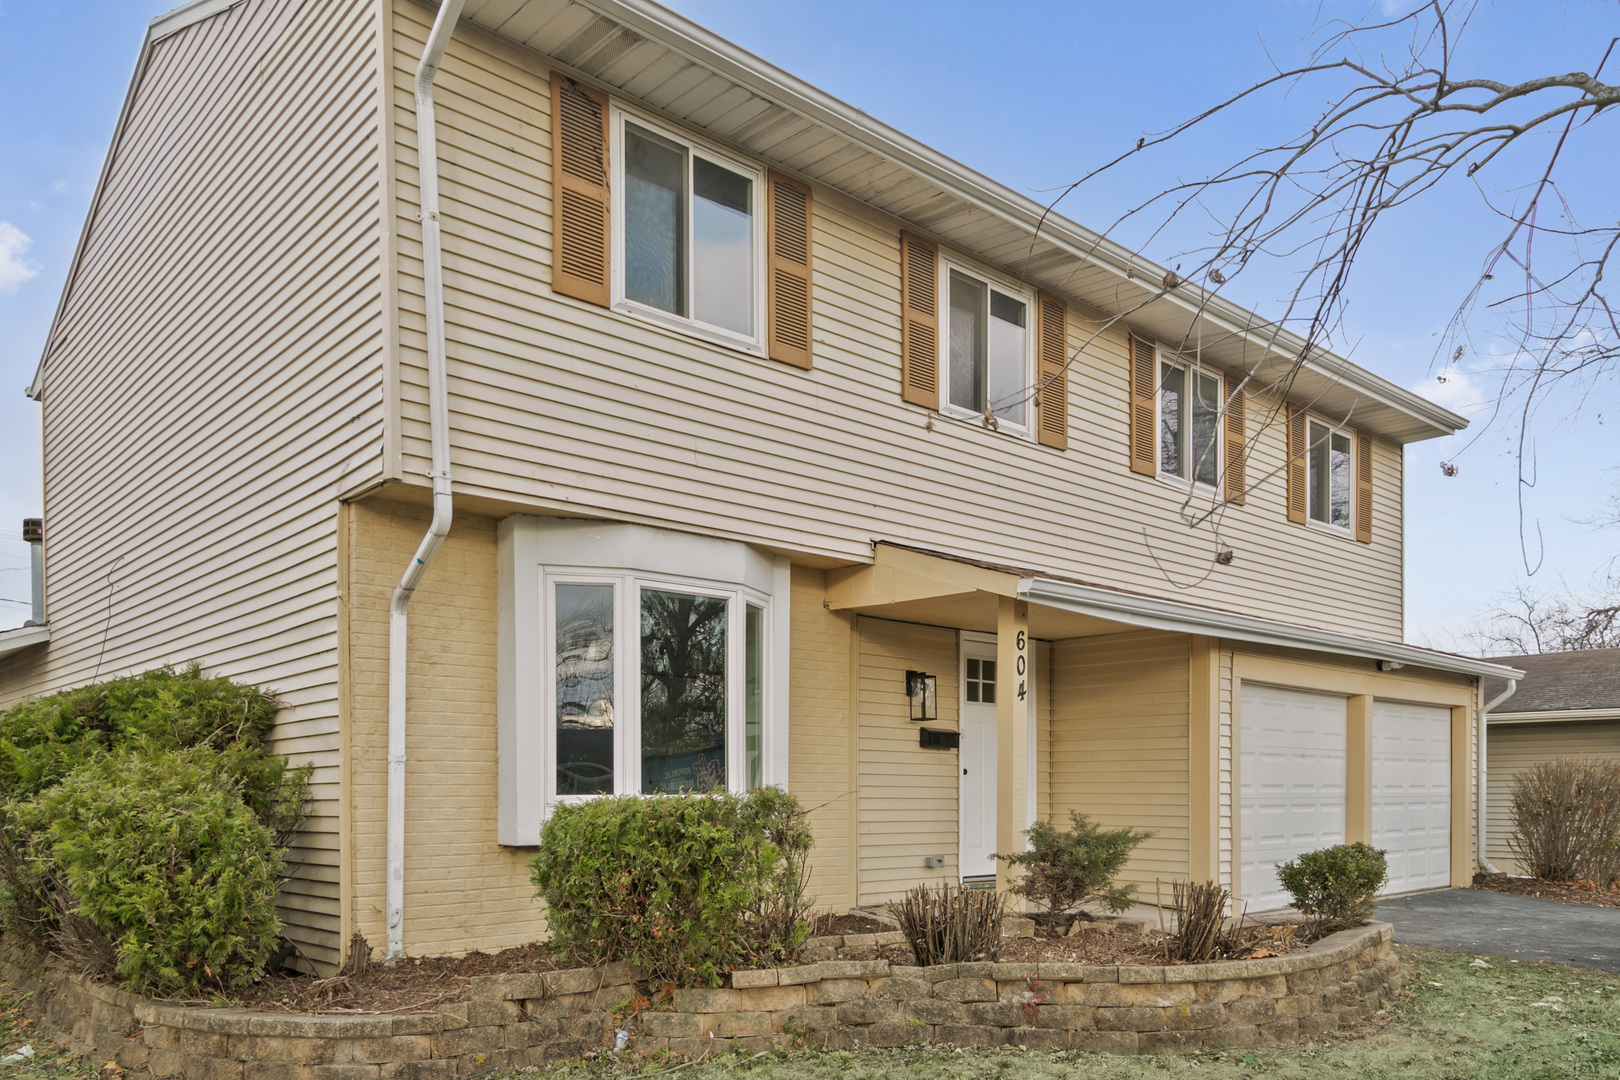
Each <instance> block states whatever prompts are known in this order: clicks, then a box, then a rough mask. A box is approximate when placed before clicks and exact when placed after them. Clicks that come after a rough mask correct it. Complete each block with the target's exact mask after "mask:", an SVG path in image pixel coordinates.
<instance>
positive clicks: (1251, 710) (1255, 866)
mask: <svg viewBox="0 0 1620 1080" xmlns="http://www.w3.org/2000/svg"><path fill="white" fill-rule="evenodd" d="M1241 703H1242V704H1241V718H1242V719H1241V727H1240V735H1239V744H1240V772H1241V789H1240V802H1239V810H1240V817H1241V835H1242V841H1241V843H1242V868H1241V874H1242V887H1243V899H1244V901H1245V902H1246V903H1247V904H1248V908H1249V910H1250V911H1254V912H1258V911H1270V910H1274V909H1276V908H1281V907H1286V906H1288V903H1289V898H1288V894H1287V893H1286V892H1284V891H1283V889H1282V886H1281V884H1280V883H1279V882H1278V881H1277V871H1276V864H1278V863H1283V862H1287V861H1288V860H1290V859H1292V858H1294V857H1295V856H1297V855H1300V854H1302V853H1303V852H1306V851H1314V850H1316V849H1317V848H1322V847H1327V846H1329V845H1332V844H1340V843H1343V842H1344V823H1345V797H1344V793H1345V762H1346V753H1345V750H1346V727H1347V725H1346V710H1345V699H1344V698H1342V697H1333V696H1329V695H1324V694H1312V693H1307V692H1305V691H1301V690H1287V689H1281V688H1278V687H1271V686H1258V685H1255V684H1252V683H1244V684H1243V689H1242V698H1241Z"/></svg>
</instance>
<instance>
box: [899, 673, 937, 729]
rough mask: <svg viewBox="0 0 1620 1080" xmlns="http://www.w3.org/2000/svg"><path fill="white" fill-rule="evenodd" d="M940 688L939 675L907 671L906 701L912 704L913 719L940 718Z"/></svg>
mask: <svg viewBox="0 0 1620 1080" xmlns="http://www.w3.org/2000/svg"><path fill="white" fill-rule="evenodd" d="M938 689H939V677H938V676H936V675H929V674H927V673H926V672H922V671H908V672H906V701H907V702H909V703H910V705H911V719H913V720H919V721H920V720H938V719H939V704H938V701H937V700H936V699H937V692H938Z"/></svg>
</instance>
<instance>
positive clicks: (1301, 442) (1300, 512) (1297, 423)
mask: <svg viewBox="0 0 1620 1080" xmlns="http://www.w3.org/2000/svg"><path fill="white" fill-rule="evenodd" d="M1286 474H1287V477H1288V520H1289V521H1292V522H1294V523H1295V524H1297V525H1303V524H1305V410H1304V409H1301V408H1300V407H1299V406H1297V405H1290V406H1288V468H1287V470H1286Z"/></svg>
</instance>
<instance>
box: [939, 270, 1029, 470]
mask: <svg viewBox="0 0 1620 1080" xmlns="http://www.w3.org/2000/svg"><path fill="white" fill-rule="evenodd" d="M953 270H954V271H956V272H957V273H959V274H961V275H963V276H964V277H970V278H973V279H974V280H975V281H979V282H982V283H983V284H984V285H985V287H986V288H989V289H995V290H997V291H998V292H1002V293H1006V294H1007V295H1008V296H1011V297H1013V298H1014V299H1017V300H1020V301H1022V302H1023V304H1024V310H1025V312H1026V313H1027V318H1028V325H1027V326H1026V327H1025V330H1026V333H1025V335H1024V377H1023V385H1024V386H1025V387H1026V388H1030V393H1029V396H1028V397H1026V398H1025V399H1024V416H1025V418H1026V419H1027V422H1026V423H1024V424H1021V425H1020V424H1014V423H1012V422H1011V421H1009V420H1005V419H1002V418H1001V417H999V416H998V417H996V421H997V423H996V430H997V431H1003V432H1006V433H1007V434H1009V435H1013V436H1016V437H1017V438H1020V439H1025V440H1028V441H1031V442H1033V441H1034V439H1035V401H1034V398H1035V395H1034V392H1033V387H1034V385H1035V334H1036V329H1037V328H1036V320H1037V318H1038V317H1039V316H1038V313H1037V311H1036V309H1035V294H1034V293H1033V292H1031V291H1029V290H1028V289H1025V288H1023V287H1022V286H1020V285H1017V284H1014V283H1013V282H1011V281H1009V280H1008V279H1006V278H1004V277H1002V276H1001V275H999V274H992V273H989V272H987V271H985V270H983V269H981V268H979V267H977V266H972V265H970V264H968V263H967V262H964V261H962V260H960V259H957V258H955V257H953V256H951V255H949V254H947V253H946V252H944V251H943V250H942V251H940V253H939V277H938V279H937V280H938V282H939V288H938V290H937V292H938V293H939V312H938V315H937V316H936V318H937V319H938V320H939V321H938V326H939V411H940V414H941V415H942V416H949V417H951V418H952V419H956V420H969V421H974V422H976V423H978V424H980V425H982V424H983V423H984V414H983V413H982V412H974V411H973V410H972V409H964V408H963V407H962V406H960V405H955V404H953V403H952V402H951V331H950V327H951V272H952V271H953ZM985 317H986V318H989V313H988V311H987V312H986V315H985ZM989 377H990V375H989V363H988V359H987V361H986V364H985V380H986V383H987V384H988V382H989ZM989 393H990V391H989V386H988V385H986V387H985V397H986V399H987V400H988V398H989Z"/></svg>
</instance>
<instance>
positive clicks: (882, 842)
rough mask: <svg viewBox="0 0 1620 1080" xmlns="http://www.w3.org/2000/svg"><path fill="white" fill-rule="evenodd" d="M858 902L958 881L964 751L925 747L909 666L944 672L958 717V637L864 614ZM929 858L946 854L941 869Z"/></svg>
mask: <svg viewBox="0 0 1620 1080" xmlns="http://www.w3.org/2000/svg"><path fill="white" fill-rule="evenodd" d="M860 635H861V651H860V657H861V670H860V708H861V718H860V799H861V803H860V903H861V904H863V905H866V904H882V903H887V902H889V901H891V900H897V899H899V898H900V897H901V896H902V895H903V894H904V893H905V892H906V890H907V889H910V888H911V887H912V886H913V885H917V884H919V883H922V882H927V883H930V884H932V883H935V882H941V881H956V880H957V878H958V874H959V873H960V871H959V870H958V868H957V860H956V849H957V843H958V832H957V820H956V800H957V791H958V782H957V769H956V760H957V759H956V755H955V754H953V753H951V752H949V751H941V750H924V749H923V748H922V747H920V746H919V745H917V725H916V724H914V723H912V722H911V720H910V719H909V717H910V705H909V703H908V702H907V699H906V671H907V670H917V671H927V672H933V673H937V675H938V678H939V685H938V694H939V699H938V700H939V706H938V707H939V719H940V722H941V725H942V726H944V727H947V728H950V727H954V726H955V724H956V721H957V701H958V700H959V699H958V696H957V676H956V673H957V663H956V660H957V634H956V631H954V630H941V629H939V628H938V627H933V626H914V625H912V624H910V623H897V622H886V621H884V620H881V619H861V620H860ZM924 855H943V856H945V865H944V866H943V867H942V868H940V869H937V870H928V869H924V867H923V856H924Z"/></svg>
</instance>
